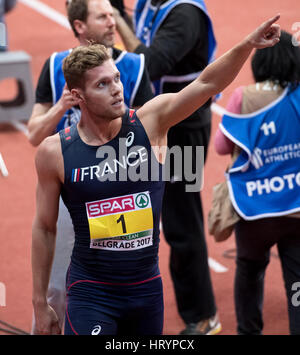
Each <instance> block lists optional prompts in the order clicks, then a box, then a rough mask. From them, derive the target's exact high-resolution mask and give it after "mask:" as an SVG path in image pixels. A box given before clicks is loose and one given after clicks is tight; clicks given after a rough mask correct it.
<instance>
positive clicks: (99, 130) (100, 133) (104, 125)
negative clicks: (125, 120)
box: [77, 115, 122, 146]
mask: <svg viewBox="0 0 300 355" xmlns="http://www.w3.org/2000/svg"><path fill="white" fill-rule="evenodd" d="M121 126H122V117H118V118H115V119H111V120H109V119H100V118H97V119H96V120H94V119H91V118H90V117H87V116H83V115H81V119H80V121H79V123H78V126H77V128H78V134H79V136H80V138H81V139H82V140H83V141H84V143H86V144H89V145H96V146H99V145H103V144H106V143H107V142H109V141H110V140H112V139H113V138H114V137H116V135H117V134H118V133H119V132H120V130H121Z"/></svg>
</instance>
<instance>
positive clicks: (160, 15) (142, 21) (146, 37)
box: [134, 0, 216, 95]
mask: <svg viewBox="0 0 300 355" xmlns="http://www.w3.org/2000/svg"><path fill="white" fill-rule="evenodd" d="M180 4H191V5H194V6H196V7H198V8H199V9H200V10H201V11H203V13H204V14H205V15H206V17H207V23H208V39H207V41H208V61H209V63H210V62H212V61H213V60H214V59H215V51H216V40H215V36H214V32H213V26H212V22H211V19H210V17H209V15H208V12H207V9H206V5H205V3H204V1H203V0H169V1H167V2H166V3H164V4H162V5H161V6H160V8H159V11H158V12H157V7H156V6H153V5H151V0H137V2H136V4H135V10H134V26H135V33H136V36H137V37H138V38H139V40H140V41H141V42H142V43H143V44H145V45H146V46H147V47H149V46H150V45H151V43H152V41H153V38H154V36H155V33H156V32H157V30H158V29H159V27H160V26H161V24H162V23H163V21H164V20H165V18H166V17H167V16H168V14H169V13H170V11H171V10H172V9H173V8H174V7H175V6H178V5H180ZM200 73H201V71H200V72H195V73H189V74H187V75H180V76H175V75H166V76H163V77H162V78H161V79H160V80H156V81H155V82H153V86H154V88H155V94H156V95H159V94H161V93H162V92H163V90H162V88H163V84H164V83H166V82H172V83H184V82H191V81H193V80H194V79H196V78H197V77H198V76H199V74H200Z"/></svg>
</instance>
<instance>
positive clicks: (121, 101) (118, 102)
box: [112, 99, 123, 106]
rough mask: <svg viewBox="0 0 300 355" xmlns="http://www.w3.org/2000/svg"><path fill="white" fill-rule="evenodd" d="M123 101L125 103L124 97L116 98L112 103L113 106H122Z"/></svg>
mask: <svg viewBox="0 0 300 355" xmlns="http://www.w3.org/2000/svg"><path fill="white" fill-rule="evenodd" d="M122 103H123V100H122V99H120V100H116V101H114V102H113V103H112V106H121V105H122Z"/></svg>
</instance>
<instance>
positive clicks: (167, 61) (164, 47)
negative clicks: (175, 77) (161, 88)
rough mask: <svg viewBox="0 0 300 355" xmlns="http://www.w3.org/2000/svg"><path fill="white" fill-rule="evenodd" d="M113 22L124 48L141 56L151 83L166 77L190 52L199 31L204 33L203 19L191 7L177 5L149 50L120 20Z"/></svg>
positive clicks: (117, 18)
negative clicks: (143, 57)
mask: <svg viewBox="0 0 300 355" xmlns="http://www.w3.org/2000/svg"><path fill="white" fill-rule="evenodd" d="M115 18H116V25H117V31H118V32H119V34H120V37H121V39H122V41H123V43H124V46H125V48H126V49H127V50H128V51H130V52H135V53H143V54H144V55H145V59H146V66H147V68H148V71H149V75H150V78H151V80H157V79H159V78H161V77H162V76H163V75H166V74H167V73H169V72H170V71H171V70H172V69H173V68H174V66H175V65H176V63H178V62H179V61H181V60H182V58H184V56H185V55H186V54H187V53H189V52H190V50H191V48H194V46H195V45H196V43H197V41H199V38H201V35H202V31H206V18H205V15H204V14H203V13H202V11H201V10H199V9H198V8H196V7H195V6H193V5H191V4H181V5H178V6H176V7H175V8H174V9H172V11H171V12H170V14H169V15H168V16H167V18H166V19H165V20H164V22H163V23H162V25H161V26H160V28H159V29H158V31H157V32H156V34H155V37H154V39H153V41H152V43H151V45H150V46H149V47H146V46H145V45H144V44H142V42H141V41H140V40H139V39H138V38H137V37H136V36H135V34H134V33H133V32H132V30H131V29H130V27H129V26H128V25H127V24H126V22H125V21H124V19H122V17H121V16H118V14H116V15H115Z"/></svg>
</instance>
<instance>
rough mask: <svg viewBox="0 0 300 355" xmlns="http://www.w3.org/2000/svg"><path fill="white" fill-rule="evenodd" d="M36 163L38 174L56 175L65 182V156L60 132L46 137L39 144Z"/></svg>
mask: <svg viewBox="0 0 300 355" xmlns="http://www.w3.org/2000/svg"><path fill="white" fill-rule="evenodd" d="M35 164H36V169H37V173H38V175H41V176H43V175H49V177H54V176H56V177H58V178H59V180H61V181H62V182H63V172H64V168H63V157H62V152H61V143H60V137H59V134H58V133H56V134H54V135H52V136H49V137H47V138H45V139H44V140H43V142H42V143H41V144H40V145H39V147H38V150H37V153H36V157H35Z"/></svg>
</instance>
